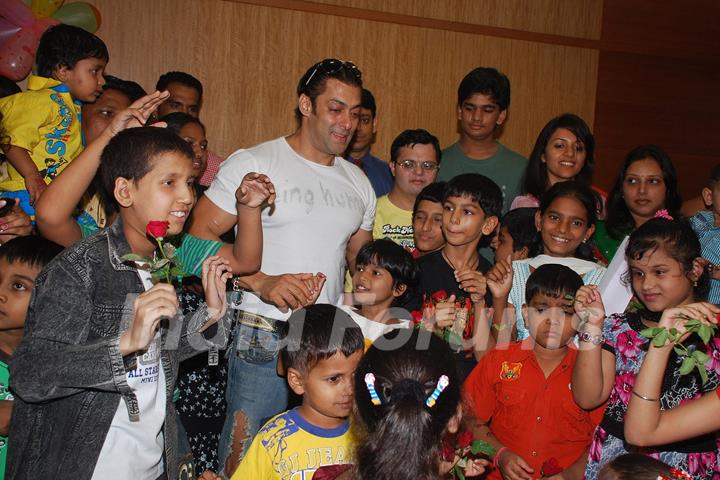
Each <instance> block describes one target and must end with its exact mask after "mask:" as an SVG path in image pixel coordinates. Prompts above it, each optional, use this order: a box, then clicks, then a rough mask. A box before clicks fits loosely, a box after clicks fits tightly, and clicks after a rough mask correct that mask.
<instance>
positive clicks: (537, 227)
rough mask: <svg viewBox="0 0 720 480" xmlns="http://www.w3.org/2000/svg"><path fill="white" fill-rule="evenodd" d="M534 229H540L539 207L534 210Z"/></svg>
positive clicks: (540, 214) (540, 215) (540, 216)
mask: <svg viewBox="0 0 720 480" xmlns="http://www.w3.org/2000/svg"><path fill="white" fill-rule="evenodd" d="M535 230H537V231H538V232H539V231H540V230H542V213H540V210H539V209H538V211H537V212H535Z"/></svg>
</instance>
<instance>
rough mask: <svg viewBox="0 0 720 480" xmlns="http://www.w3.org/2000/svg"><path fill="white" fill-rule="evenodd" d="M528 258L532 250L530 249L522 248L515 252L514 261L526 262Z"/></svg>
mask: <svg viewBox="0 0 720 480" xmlns="http://www.w3.org/2000/svg"><path fill="white" fill-rule="evenodd" d="M526 258H530V248H528V247H522V248H521V249H520V250H518V251H517V252H513V258H512V259H513V260H525V259H526Z"/></svg>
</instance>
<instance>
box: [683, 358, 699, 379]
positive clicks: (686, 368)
mask: <svg viewBox="0 0 720 480" xmlns="http://www.w3.org/2000/svg"><path fill="white" fill-rule="evenodd" d="M693 368H695V359H694V358H692V357H685V359H684V360H683V362H682V365H680V375H687V374H688V373H690V372H692V371H693Z"/></svg>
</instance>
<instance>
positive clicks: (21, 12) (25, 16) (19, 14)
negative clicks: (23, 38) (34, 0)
mask: <svg viewBox="0 0 720 480" xmlns="http://www.w3.org/2000/svg"><path fill="white" fill-rule="evenodd" d="M0 17H5V19H6V20H7V21H9V22H10V23H12V24H13V25H17V26H19V27H27V26H29V25H31V24H32V23H33V22H34V21H35V19H34V18H33V16H32V12H31V11H30V9H29V8H28V7H27V5H25V4H24V3H23V2H22V1H21V0H0Z"/></svg>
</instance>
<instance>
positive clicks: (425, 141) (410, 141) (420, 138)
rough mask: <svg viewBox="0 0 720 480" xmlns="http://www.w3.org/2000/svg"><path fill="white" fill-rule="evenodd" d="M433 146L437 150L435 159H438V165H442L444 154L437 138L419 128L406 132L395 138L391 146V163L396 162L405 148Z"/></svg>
mask: <svg viewBox="0 0 720 480" xmlns="http://www.w3.org/2000/svg"><path fill="white" fill-rule="evenodd" d="M418 143H420V144H422V145H432V146H433V149H434V150H435V158H436V159H437V163H438V165H440V158H441V157H442V152H441V151H440V142H439V141H438V139H437V137H436V136H435V135H433V134H432V133H430V132H428V131H427V130H423V129H422V128H417V129H415V130H405V131H403V132H402V133H400V135H398V136H397V137H395V140H393V143H392V145H391V146H390V162H393V163H394V162H396V161H397V159H398V155H400V149H401V148H403V147H410V148H412V147H413V146H415V145H416V144H418Z"/></svg>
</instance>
